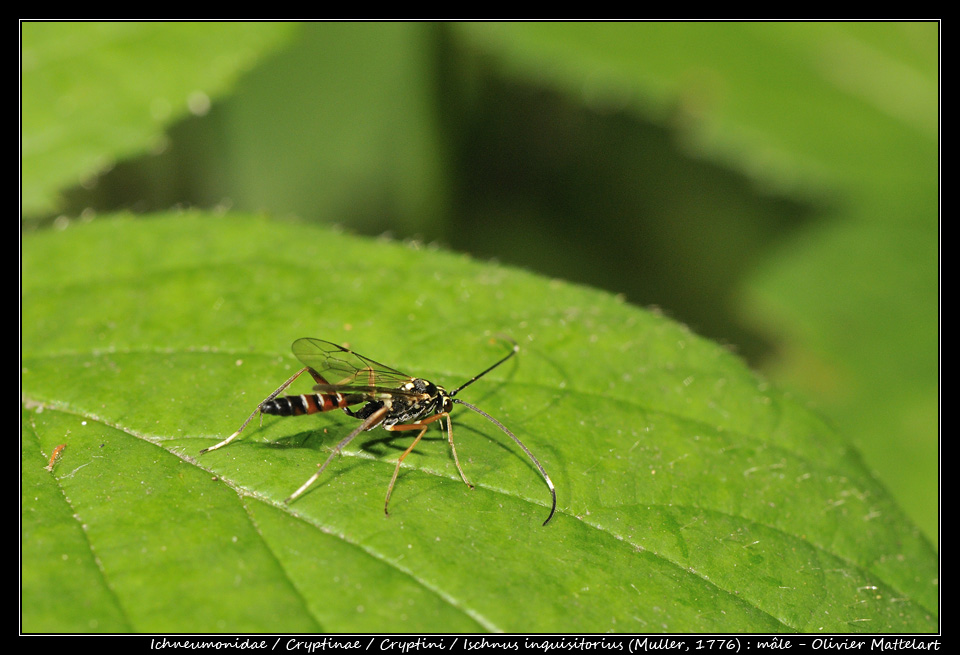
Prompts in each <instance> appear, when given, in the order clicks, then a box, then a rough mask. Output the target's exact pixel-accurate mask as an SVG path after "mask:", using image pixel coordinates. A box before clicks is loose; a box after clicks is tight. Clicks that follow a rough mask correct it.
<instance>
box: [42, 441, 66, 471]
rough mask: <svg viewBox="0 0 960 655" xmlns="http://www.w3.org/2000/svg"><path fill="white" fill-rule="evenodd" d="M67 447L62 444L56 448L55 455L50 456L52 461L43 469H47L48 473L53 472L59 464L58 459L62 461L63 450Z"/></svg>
mask: <svg viewBox="0 0 960 655" xmlns="http://www.w3.org/2000/svg"><path fill="white" fill-rule="evenodd" d="M66 447H67V444H65V443H62V444H60V445H59V446H57V447H56V448H54V449H53V453H52V454H51V455H50V461H49V462H48V463H47V465H46V466H44V467H43V468H45V469H47V470H48V471H52V470H53V465H54V464H56V463H57V460H58V459H60V453H62V452H63V449H64V448H66Z"/></svg>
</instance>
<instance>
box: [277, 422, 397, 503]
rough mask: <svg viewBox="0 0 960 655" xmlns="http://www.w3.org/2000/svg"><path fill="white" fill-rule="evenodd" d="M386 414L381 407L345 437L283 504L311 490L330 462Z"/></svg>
mask: <svg viewBox="0 0 960 655" xmlns="http://www.w3.org/2000/svg"><path fill="white" fill-rule="evenodd" d="M386 413H387V408H386V407H381V408H380V409H378V410H377V411H375V412H374V413H373V414H371V415H370V416H368V417H367V419H366V420H365V421H364V422H363V423H361V424H360V425H359V426H357V427H356V428H355V429H354V430H353V432H351V433H350V434H348V435H347V436H345V437H344V438H343V439H342V440H341V441H340V443H338V444H337V445H336V447H335V448H334V449H333V452H332V453H330V456H329V457H327V459H326V461H325V462H324V463H323V464H319V465H318V466H319V468H318V469H317V472H316V473H314V474H313V475H311V476H310V479H309V480H307V481H306V482H304V483H303V484H302V485H300V488H299V489H297V490H296V491H294V492H293V493H292V494H290V497H289V498H287V499H286V500H284V501H283V502H284V503H286V504H290V503H292V502H293V501H295V500H296V499H297V498H299V497H300V496H301V495H303V492H305V491H306V490H307V489H309V488H310V485H312V484H313V483H314V482H316V481H317V478H319V477H320V474H321V473H323V470H324V469H325V468H327V465H328V464H330V461H331V460H332V459H333V458H334V456H336V455H337V454H338V453H339V452H340V451H341V450H343V449H344V448H346V446H347V444H348V443H350V442H351V441H353V440H354V438H355V437H356V436H357V435H358V434H360V433H361V432H363V431H364V430H369V429H370V428H372V427H373V426H375V425H377V424H378V423H379V422H380V421H382V420H383V417H384V416H385V415H386Z"/></svg>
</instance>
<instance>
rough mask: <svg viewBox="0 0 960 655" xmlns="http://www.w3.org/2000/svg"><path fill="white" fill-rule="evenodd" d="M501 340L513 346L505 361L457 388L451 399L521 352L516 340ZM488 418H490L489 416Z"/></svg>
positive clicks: (505, 338) (451, 393)
mask: <svg viewBox="0 0 960 655" xmlns="http://www.w3.org/2000/svg"><path fill="white" fill-rule="evenodd" d="M500 338H501V339H503V340H504V341H509V342H510V343H512V344H513V348H512V349H511V350H510V352H509V353H507V355H506V356H505V357H504V358H503V359H501V360H500V361H498V362H497V363H496V364H494V365H493V366H491V367H490V368H488V369H486V370H485V371H484V372H483V373H480V374H479V375H475V376H473V377H472V378H470V379H469V380H467V381H466V382H464V383H463V384H461V385H460V386H459V387H457V388H456V389H454V390H453V391H451V392H450V394H449V395H450V397H451V398H453V397H454V396H456V395H457V394H458V393H460V392H461V391H463V390H464V389H466V388H467V387H469V386H470V385H471V384H473V383H474V382H476V381H477V380H479V379H480V378H482V377H483V376H484V375H486V374H487V373H489V372H490V371H492V370H493V369H495V368H497V367H498V366H500V365H501V364H503V363H504V362H505V361H507V360H508V359H510V358H511V357H513V356H514V355H516V354H517V353H518V352H520V345H519V344H518V343H517V342H516V341H514V340H513V339H511V338H510V337H507V336H503V335H501V336H500ZM457 402H459V401H457ZM462 404H464V405H466V403H462ZM473 409H474V410H475V411H480V410H478V409H477V408H476V407H474V408H473ZM480 413H481V414H483V412H480ZM487 418H490V417H489V416H488V417H487ZM491 420H493V419H491ZM500 427H503V426H500ZM504 429H506V428H504ZM511 436H512V435H511ZM513 438H514V439H516V437H513Z"/></svg>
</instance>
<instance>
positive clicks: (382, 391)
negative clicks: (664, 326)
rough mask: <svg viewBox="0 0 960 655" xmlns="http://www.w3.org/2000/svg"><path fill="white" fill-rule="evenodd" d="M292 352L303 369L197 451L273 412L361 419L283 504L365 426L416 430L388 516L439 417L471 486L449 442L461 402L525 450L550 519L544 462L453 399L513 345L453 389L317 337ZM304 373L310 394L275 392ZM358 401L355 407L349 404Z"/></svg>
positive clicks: (513, 351)
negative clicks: (414, 454) (542, 485)
mask: <svg viewBox="0 0 960 655" xmlns="http://www.w3.org/2000/svg"><path fill="white" fill-rule="evenodd" d="M292 349H293V354H294V355H295V356H296V357H297V359H299V360H300V362H301V363H302V364H303V368H301V369H300V370H299V371H297V372H296V373H294V374H293V375H292V376H290V378H289V379H288V380H287V381H286V382H284V383H283V384H282V385H280V387H279V388H278V389H277V390H276V391H274V392H273V393H272V394H270V395H269V396H267V397H266V398H265V399H264V400H263V402H261V403H260V404H259V405H257V408H256V409H255V410H254V411H253V413H252V414H250V416H249V417H247V420H246V421H244V422H243V425H241V426H240V429H238V430H237V431H236V432H234V433H233V434H231V435H230V436H229V437H227V438H226V439H224V440H223V441H221V442H220V443H218V444H216V445H214V446H211V447H209V448H204V449H203V450H201V451H200V454H201V455H202V454H204V453H208V452H210V451H211V450H217V449H218V448H223V447H224V446H226V445H227V444H229V443H230V442H231V441H233V440H234V439H236V438H237V437H238V436H239V435H240V433H241V432H243V429H244V428H245V427H247V424H249V423H250V421H252V420H253V417H254V416H256V415H257V414H260V415H261V419H260V420H261V421H262V420H263V414H274V415H278V416H300V415H302V414H314V413H317V412H329V411H332V410H334V409H342V410H343V411H344V412H346V414H347V415H348V416H352V417H353V418H356V419H359V420H360V421H361V423H360V425H358V426H357V427H356V428H354V430H353V431H352V432H351V433H350V434H348V435H347V436H346V437H344V438H343V439H342V440H341V441H340V443H338V444H337V445H336V446H335V447H334V449H333V452H331V453H330V456H329V457H327V459H326V461H324V462H323V463H322V464H319V465H318V469H317V472H316V473H314V474H313V475H312V476H310V478H309V479H308V480H307V481H306V482H304V483H303V485H301V486H300V488H299V489H297V490H296V491H294V492H293V494H291V495H290V497H289V498H287V499H286V500H285V501H284V502H285V503H291V502H293V501H294V500H296V499H297V498H299V497H300V496H301V495H303V493H304V492H306V490H307V489H309V488H310V486H311V485H312V484H313V483H314V482H316V481H317V478H319V477H320V475H321V474H322V473H323V471H324V470H325V469H326V468H327V466H328V465H329V464H330V462H331V461H332V460H333V458H334V456H335V455H337V453H339V452H340V451H341V450H343V449H344V448H345V447H346V446H347V444H349V443H350V442H351V441H353V440H354V438H355V437H356V436H357V435H359V434H360V433H361V432H364V431H365V430H372V429H373V428H375V427H377V426H381V427H383V428H384V429H385V430H390V431H391V432H405V431H411V432H416V433H417V434H416V438H415V439H414V440H413V443H412V444H410V446H409V447H408V448H407V449H406V450H405V451H404V452H403V454H402V455H400V459H399V460H398V461H397V467H396V469H394V471H393V477H392V478H391V479H390V485H389V486H388V487H387V497H386V500H385V501H384V503H383V511H384V513H385V514H387V515H389V514H390V512H389V510H388V507H389V505H390V495H391V494H392V493H393V486H394V484H396V481H397V475H398V474H399V473H400V464H401V463H402V462H403V460H404V458H406V456H407V455H409V454H410V452H411V451H413V449H414V447H415V446H416V445H417V444H418V443H419V442H420V439H421V438H422V437H423V435H424V434H425V433H426V432H427V427H428V426H429V425H430V424H431V423H433V422H434V421H441V423H440V427H441V429H443V421H444V420H446V432H447V441H448V442H449V443H450V450H451V451H452V452H453V461H454V463H455V464H456V465H457V471H458V472H459V473H460V477H461V479H463V481H464V483H465V484H466V485H467V486H468V487H470V488H471V489H472V488H473V485H472V484H471V483H470V481H469V480H467V476H466V475H464V473H463V468H462V467H461V466H460V459H459V458H458V457H457V448H456V446H454V443H453V424H452V423H451V421H450V411H451V410H452V409H453V405H454V403H456V404H458V405H463V406H464V407H466V408H467V409H470V410H472V411H474V412H476V413H477V414H480V415H481V416H483V417H484V418H486V419H487V420H488V421H490V422H491V423H493V424H494V425H496V426H497V427H498V428H500V429H501V430H503V432H504V433H506V434H507V435H508V436H509V437H510V438H511V439H513V440H514V441H515V442H516V443H517V445H518V446H520V448H521V449H522V450H523V452H524V453H526V455H527V457H529V458H530V460H531V461H532V462H533V463H534V465H536V467H537V469H538V470H539V471H540V475H542V476H543V479H544V481H546V483H547V487H548V488H549V489H550V495H551V498H552V505H551V508H550V515H549V516H547V520H546V521H544V522H543V525H546V524H547V523H549V522H550V519H551V518H553V514H554V512H556V510H557V492H556V489H555V488H554V486H553V482H552V481H551V480H550V476H548V475H547V472H546V471H545V470H544V468H543V466H542V465H541V464H540V462H539V461H538V460H537V458H536V457H535V456H534V455H533V453H532V452H530V450H529V449H528V448H527V447H526V446H525V445H523V442H522V441H520V439H519V438H518V437H517V436H516V435H515V434H513V432H511V431H510V430H508V429H507V428H506V426H504V425H503V424H502V423H500V421H498V420H497V419H495V418H493V417H492V416H490V415H489V414H487V413H486V412H484V411H483V410H481V409H480V408H479V407H475V406H473V405H471V404H470V403H468V402H465V401H463V400H460V399H459V398H455V397H454V396H456V395H457V394H458V393H460V392H461V391H463V389H465V388H466V387H468V386H470V385H471V384H473V383H474V382H476V381H477V380H479V379H480V378H482V377H483V376H484V375H486V374H487V373H489V372H490V371H492V370H493V369H495V368H497V367H498V366H500V365H501V364H503V363H504V362H505V361H507V360H508V359H510V358H511V357H513V356H514V355H515V354H517V352H518V351H519V350H520V347H519V346H518V345H517V344H516V343H514V344H513V348H512V349H511V350H510V352H509V353H507V355H506V356H504V357H503V358H502V359H500V360H499V361H497V362H496V363H495V364H493V365H492V366H490V367H489V368H487V369H486V370H484V371H483V372H482V373H480V374H478V375H475V376H474V377H472V378H470V379H469V380H467V381H466V382H464V383H463V384H461V385H460V386H459V387H457V388H456V389H454V390H453V391H449V392H448V391H447V390H446V389H444V388H443V387H441V386H438V385H436V384H434V383H433V382H430V381H428V380H424V379H423V378H415V377H411V376H409V375H406V374H405V373H401V372H400V371H397V370H395V369H392V368H390V367H389V366H384V365H383V364H380V363H379V362H375V361H373V360H372V359H369V358H367V357H364V356H363V355H360V354H358V353H355V352H353V351H352V350H348V349H347V348H344V347H342V346H338V345H337V344H335V343H331V342H329V341H322V340H320V339H311V338H303V339H297V340H296V341H294V342H293V346H292ZM304 373H309V374H310V376H311V377H312V378H313V379H314V381H315V382H316V383H317V384H316V386H314V387H313V391H314V392H315V393H309V394H302V395H299V396H280V394H281V393H283V391H284V389H286V388H287V387H289V386H290V385H291V384H293V382H294V380H296V379H297V378H299V377H300V376H301V375H303V374H304ZM356 405H359V406H360V407H359V408H358V409H351V407H353V406H356Z"/></svg>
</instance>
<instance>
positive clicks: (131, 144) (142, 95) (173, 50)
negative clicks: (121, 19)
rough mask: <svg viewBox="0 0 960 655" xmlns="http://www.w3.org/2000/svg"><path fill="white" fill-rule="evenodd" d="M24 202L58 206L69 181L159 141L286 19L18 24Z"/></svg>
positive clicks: (273, 40) (32, 206) (269, 44)
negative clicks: (234, 21) (20, 39)
mask: <svg viewBox="0 0 960 655" xmlns="http://www.w3.org/2000/svg"><path fill="white" fill-rule="evenodd" d="M21 27H22V43H23V51H22V60H21V61H22V69H21V73H22V82H23V85H22V95H21V98H22V114H21V115H22V118H23V126H22V129H23V141H22V147H23V151H22V155H23V158H22V167H23V169H22V174H23V185H22V192H23V196H22V202H23V206H22V208H23V212H24V213H25V214H27V215H37V214H41V213H44V212H52V211H56V210H57V207H58V203H59V199H58V197H57V194H58V193H59V192H60V191H62V190H63V189H64V188H65V187H72V186H76V185H78V184H81V183H89V182H91V181H92V180H93V179H94V178H95V176H97V175H99V174H100V173H102V172H103V171H105V170H107V169H109V168H111V167H112V166H113V165H114V164H115V163H116V162H117V160H119V159H121V158H124V157H129V156H132V155H135V154H142V153H145V152H147V151H148V150H154V151H157V150H160V149H162V148H163V147H164V138H165V137H164V135H163V131H164V129H165V128H167V127H168V126H169V125H171V124H172V123H174V122H175V121H177V120H179V119H181V118H183V117H184V116H186V115H188V113H193V114H198V115H199V114H204V113H206V111H207V110H208V109H209V105H210V103H211V102H212V101H213V100H214V99H216V97H217V96H218V95H220V94H222V93H224V91H226V90H227V89H228V88H229V87H230V86H231V85H232V84H233V82H234V80H235V79H236V78H237V77H238V76H239V75H240V74H241V73H242V72H244V71H245V70H246V69H248V68H249V67H251V66H252V64H253V63H254V62H256V61H257V59H258V58H259V57H261V56H262V55H263V53H264V52H267V51H269V50H270V49H272V48H274V47H276V45H277V43H278V42H281V41H282V40H284V38H285V37H286V35H287V34H289V32H290V29H289V28H290V26H288V25H284V24H280V23H271V24H259V23H157V22H154V23H75V22H68V23H55V22H54V23H48V22H43V23H38V22H28V23H23V24H22V26H21Z"/></svg>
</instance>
